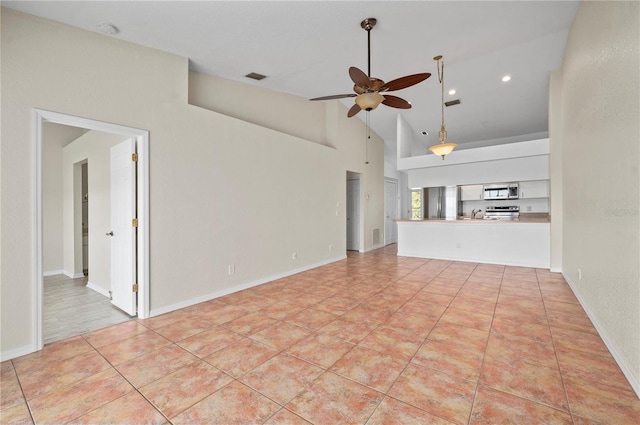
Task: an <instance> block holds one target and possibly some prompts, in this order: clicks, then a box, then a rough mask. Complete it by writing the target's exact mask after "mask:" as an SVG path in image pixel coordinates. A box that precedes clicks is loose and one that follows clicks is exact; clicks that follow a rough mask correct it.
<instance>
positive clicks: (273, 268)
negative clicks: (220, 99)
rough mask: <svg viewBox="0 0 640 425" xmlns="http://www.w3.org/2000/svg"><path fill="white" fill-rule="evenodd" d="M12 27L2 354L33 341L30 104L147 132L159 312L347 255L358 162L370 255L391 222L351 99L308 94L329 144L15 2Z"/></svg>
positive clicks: (5, 47)
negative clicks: (350, 113) (199, 99)
mask: <svg viewBox="0 0 640 425" xmlns="http://www.w3.org/2000/svg"><path fill="white" fill-rule="evenodd" d="M1 29H2V40H1V42H2V45H1V48H2V64H1V66H2V68H1V71H2V72H1V77H0V78H1V85H2V100H1V101H2V122H3V123H2V129H1V136H2V158H1V171H0V172H1V173H2V189H1V190H2V200H3V202H2V205H1V207H2V211H1V213H2V214H1V224H2V234H1V249H2V270H1V278H2V280H1V282H2V283H1V284H2V288H1V289H2V299H1V310H2V311H1V320H2V330H1V332H2V334H1V340H0V342H1V345H2V356H3V359H4V358H7V357H10V356H15V355H19V354H22V353H24V352H28V351H29V350H30V349H32V348H33V346H34V344H35V341H34V338H35V336H34V334H33V329H34V328H33V325H34V324H33V316H34V314H33V311H32V309H33V308H34V306H35V302H34V300H33V297H34V294H33V289H34V285H35V283H34V277H33V275H32V272H31V271H32V270H33V269H34V258H33V250H34V243H33V241H34V238H35V234H34V232H35V229H34V226H33V220H34V219H33V217H34V202H33V200H34V195H33V187H34V182H33V174H34V169H33V144H32V125H33V124H32V113H33V108H40V109H45V110H51V111H56V112H61V113H65V114H70V115H76V116H81V117H86V118H90V119H95V120H100V121H105V122H111V123H116V124H120V125H125V126H129V127H134V128H140V129H146V130H149V132H150V143H149V155H150V165H149V168H150V218H149V222H150V245H151V250H150V285H151V288H150V293H151V299H150V304H151V311H152V313H153V312H160V311H166V310H168V309H171V308H174V307H176V306H180V305H184V304H188V303H190V302H192V301H194V300H197V299H203V298H206V297H208V296H212V295H215V294H216V293H220V292H222V291H229V290H233V289H234V288H238V287H240V286H242V285H246V284H250V283H252V282H257V281H261V280H264V279H268V278H270V277H272V276H277V275H283V274H286V273H291V272H292V271H295V270H299V269H303V268H306V267H312V266H314V265H317V264H322V263H325V262H329V261H334V260H336V259H338V258H342V257H344V255H345V244H346V220H345V214H344V203H345V199H346V172H347V170H352V171H357V172H362V173H363V185H364V188H365V190H366V191H367V192H368V193H369V199H368V200H367V202H366V204H365V203H363V205H365V207H364V208H363V213H362V214H363V220H364V222H365V235H364V236H365V239H364V244H363V246H364V249H371V247H372V241H371V233H372V229H374V228H379V229H383V226H384V219H383V208H384V207H383V204H384V193H383V191H384V189H383V187H384V185H383V171H382V170H383V153H382V152H383V146H382V141H381V140H380V139H379V138H378V137H377V136H375V135H374V138H373V139H372V141H371V144H370V146H369V152H370V153H369V155H370V159H369V160H370V162H371V164H369V165H365V164H364V144H363V141H364V135H365V130H364V125H363V124H362V122H361V121H360V120H357V119H347V118H346V113H347V108H346V107H344V106H343V105H342V104H340V103H338V102H328V103H315V102H313V103H311V102H308V101H307V100H306V99H305V100H304V102H303V103H304V105H309V107H311V108H313V110H314V111H315V110H316V108H318V107H319V106H318V105H324V106H320V107H323V108H324V109H323V110H325V111H326V112H325V116H323V117H320V118H318V117H315V116H314V113H308V114H306V115H305V114H302V115H300V119H301V120H306V121H307V124H309V125H313V126H314V127H315V126H317V123H315V120H316V119H320V120H323V119H324V122H323V124H322V125H323V126H324V132H325V137H326V140H327V143H326V146H325V145H324V144H323V143H319V142H318V141H316V140H312V141H309V140H306V139H304V138H301V137H299V136H297V135H295V134H294V135H291V134H287V133H295V132H294V131H291V132H289V131H288V129H287V128H279V129H278V130H274V129H273V128H275V126H272V125H270V124H269V123H268V122H267V123H261V125H256V124H253V122H254V120H253V119H251V117H244V118H243V119H242V120H241V119H237V118H233V117H229V116H226V115H224V114H221V113H217V112H213V111H211V110H207V109H204V108H200V107H197V106H194V105H189V104H188V102H187V98H188V93H187V88H188V80H189V78H188V70H187V67H188V60H187V59H186V58H182V57H178V56H175V55H171V54H167V53H163V52H160V51H157V50H153V49H148V48H145V47H141V46H138V45H134V44H131V43H126V42H122V41H120V40H117V39H115V38H111V37H108V36H105V35H102V34H97V33H93V32H87V31H82V30H78V29H74V28H70V27H67V26H64V25H60V24H57V23H54V22H50V21H46V20H42V19H38V18H34V17H31V16H28V15H24V14H20V13H17V12H14V11H11V10H6V9H3V10H2V27H1ZM124 65H126V66H124ZM248 92H249V93H250V92H251V90H249V91H248ZM243 93H244V94H245V95H244V96H235V97H233V96H231V97H230V99H235V100H236V101H238V102H242V101H250V97H249V96H248V95H247V91H243ZM285 97H286V98H287V99H289V100H287V99H285ZM290 98H291V97H290V96H276V95H275V94H274V97H273V99H272V104H271V105H270V107H271V108H272V109H273V110H276V111H277V110H283V111H287V110H289V109H290V103H289V102H290V101H291V100H290ZM296 105H297V103H296ZM258 112H259V111H258ZM276 116H277V115H276ZM305 117H306V118H305ZM274 119H275V118H274ZM278 121H282V120H280V119H279V120H278ZM320 133H322V131H321V130H320ZM321 142H322V141H321ZM7 199H11V201H12V202H11V203H9V202H6V200H7ZM329 245H332V248H333V249H332V250H329ZM9 248H10V249H9ZM293 252H296V253H297V255H298V258H297V259H296V260H293V259H292V253H293ZM230 264H233V265H235V268H236V273H235V274H234V275H231V276H230V275H228V266H229V265H230Z"/></svg>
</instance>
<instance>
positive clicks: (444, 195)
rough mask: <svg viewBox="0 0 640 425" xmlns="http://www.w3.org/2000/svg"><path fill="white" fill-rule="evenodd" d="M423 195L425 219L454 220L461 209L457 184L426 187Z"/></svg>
mask: <svg viewBox="0 0 640 425" xmlns="http://www.w3.org/2000/svg"><path fill="white" fill-rule="evenodd" d="M424 195H425V198H426V202H425V207H426V211H425V212H424V216H425V218H427V219H445V220H455V219H457V218H458V216H459V215H460V212H461V211H462V202H461V201H460V192H459V190H458V186H441V187H427V188H425V190H424Z"/></svg>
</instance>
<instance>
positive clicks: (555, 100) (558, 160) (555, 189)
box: [549, 69, 563, 272]
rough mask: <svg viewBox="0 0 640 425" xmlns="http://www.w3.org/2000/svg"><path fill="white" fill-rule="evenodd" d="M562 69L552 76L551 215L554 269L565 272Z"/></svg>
mask: <svg viewBox="0 0 640 425" xmlns="http://www.w3.org/2000/svg"><path fill="white" fill-rule="evenodd" d="M561 93H562V70H561V69H558V70H555V71H553V72H552V73H551V77H550V79H549V214H550V216H551V271H553V272H561V271H562V233H563V231H562V225H563V214H562V210H563V195H562V185H563V181H562V163H563V157H562V112H561V111H562V99H561Z"/></svg>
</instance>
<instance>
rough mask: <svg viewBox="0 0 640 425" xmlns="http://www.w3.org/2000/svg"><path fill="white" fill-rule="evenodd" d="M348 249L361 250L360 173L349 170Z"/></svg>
mask: <svg viewBox="0 0 640 425" xmlns="http://www.w3.org/2000/svg"><path fill="white" fill-rule="evenodd" d="M347 250H348V251H359V250H360V174H358V173H352V172H347Z"/></svg>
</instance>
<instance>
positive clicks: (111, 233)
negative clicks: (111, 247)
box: [105, 230, 113, 236]
mask: <svg viewBox="0 0 640 425" xmlns="http://www.w3.org/2000/svg"><path fill="white" fill-rule="evenodd" d="M105 235H107V236H113V230H112V231H110V232H109V233H105Z"/></svg>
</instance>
